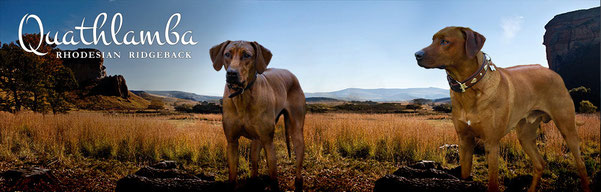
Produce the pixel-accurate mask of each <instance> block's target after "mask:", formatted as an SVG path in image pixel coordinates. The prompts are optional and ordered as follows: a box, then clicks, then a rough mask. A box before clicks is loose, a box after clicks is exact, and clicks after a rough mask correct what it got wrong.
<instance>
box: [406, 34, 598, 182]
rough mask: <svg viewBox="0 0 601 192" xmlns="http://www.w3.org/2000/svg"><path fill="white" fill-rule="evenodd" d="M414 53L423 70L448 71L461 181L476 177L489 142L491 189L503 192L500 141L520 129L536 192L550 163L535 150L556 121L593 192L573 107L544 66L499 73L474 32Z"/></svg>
mask: <svg viewBox="0 0 601 192" xmlns="http://www.w3.org/2000/svg"><path fill="white" fill-rule="evenodd" d="M432 40H433V41H432V44H431V45H430V46H428V47H426V48H424V49H422V50H420V51H418V52H416V53H415V57H416V59H417V63H418V65H419V66H421V67H424V68H439V69H444V70H446V72H447V74H448V80H449V84H450V85H451V89H452V91H451V102H452V105H453V112H452V115H453V124H454V125H455V130H456V131H457V135H458V137H459V140H460V164H461V177H462V178H464V179H466V178H468V177H469V176H470V174H471V168H472V156H473V151H474V146H475V138H480V139H482V140H483V141H484V146H485V149H486V158H487V161H488V175H489V180H488V190H489V191H498V190H499V181H498V174H499V160H498V158H499V141H500V140H501V138H502V137H504V136H505V135H506V134H507V133H509V132H510V131H511V130H512V129H514V128H515V129H516V131H517V135H518V139H519V141H520V144H521V145H522V148H523V149H524V151H525V152H526V154H528V156H529V157H530V159H532V163H533V164H534V174H533V180H532V184H531V185H530V188H529V190H528V191H535V190H536V187H537V185H538V182H539V181H540V178H541V175H542V173H543V169H544V166H545V162H544V160H543V157H542V156H541V154H540V153H539V152H538V149H537V147H536V137H537V134H536V130H537V129H538V128H539V126H540V123H541V122H548V121H550V120H553V121H554V122H555V124H556V125H557V128H558V129H559V131H560V132H561V134H562V136H563V137H564V139H565V141H566V143H567V146H568V148H569V149H570V151H571V152H572V155H573V157H574V161H575V162H576V168H577V169H578V173H579V175H580V179H581V180H580V181H581V184H582V188H583V189H584V191H590V189H589V180H588V176H587V173H586V168H585V166H584V162H583V160H582V157H581V156H580V146H579V142H580V139H579V138H578V133H577V131H576V122H575V111H574V103H573V101H572V99H571V98H570V94H569V93H568V90H567V89H566V87H565V85H564V83H563V80H562V79H561V77H560V76H559V75H558V74H557V73H555V72H553V71H551V70H549V69H548V68H545V67H542V66H540V65H520V66H515V67H509V68H505V69H504V68H496V67H495V66H494V64H492V63H491V62H490V61H488V60H487V59H486V56H485V54H483V53H482V52H481V51H480V49H481V48H482V46H483V45H484V41H485V40H486V39H485V38H484V36H482V35H480V34H479V33H477V32H474V31H472V30H471V29H469V28H464V27H447V28H444V29H442V30H440V31H439V32H437V33H436V34H434V36H433V37H432Z"/></svg>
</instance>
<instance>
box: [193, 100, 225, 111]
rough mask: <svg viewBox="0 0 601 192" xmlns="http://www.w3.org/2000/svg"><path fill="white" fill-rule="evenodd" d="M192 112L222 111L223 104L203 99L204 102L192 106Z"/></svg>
mask: <svg viewBox="0 0 601 192" xmlns="http://www.w3.org/2000/svg"><path fill="white" fill-rule="evenodd" d="M192 112H194V113H221V106H219V105H216V104H215V103H209V102H206V101H203V102H202V103H199V104H196V105H194V107H192Z"/></svg>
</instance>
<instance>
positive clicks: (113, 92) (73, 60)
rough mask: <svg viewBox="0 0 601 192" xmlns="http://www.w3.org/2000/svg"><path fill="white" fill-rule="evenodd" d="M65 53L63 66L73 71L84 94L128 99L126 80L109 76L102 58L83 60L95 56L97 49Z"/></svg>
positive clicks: (117, 76) (119, 76)
mask: <svg viewBox="0 0 601 192" xmlns="http://www.w3.org/2000/svg"><path fill="white" fill-rule="evenodd" d="M62 52H63V59H62V60H63V65H65V66H66V67H68V68H70V69H71V71H73V75H74V76H75V79H76V80H77V83H78V84H79V87H80V89H81V90H83V91H82V92H83V93H86V95H87V94H91V95H104V96H119V97H122V98H125V99H127V98H128V97H129V91H128V89H127V84H126V83H125V78H123V76H121V75H115V76H107V75H106V71H105V69H106V67H105V66H104V65H103V63H104V59H103V58H102V57H97V56H93V57H89V58H81V57H83V55H85V54H87V55H90V54H95V53H97V52H99V50H97V49H89V48H86V49H77V50H66V51H62Z"/></svg>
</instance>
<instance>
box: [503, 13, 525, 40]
mask: <svg viewBox="0 0 601 192" xmlns="http://www.w3.org/2000/svg"><path fill="white" fill-rule="evenodd" d="M523 23H524V17H523V16H513V17H505V18H502V19H501V28H503V37H505V39H506V40H511V39H513V38H514V37H515V36H516V35H517V33H518V32H520V30H521V29H522V24H523Z"/></svg>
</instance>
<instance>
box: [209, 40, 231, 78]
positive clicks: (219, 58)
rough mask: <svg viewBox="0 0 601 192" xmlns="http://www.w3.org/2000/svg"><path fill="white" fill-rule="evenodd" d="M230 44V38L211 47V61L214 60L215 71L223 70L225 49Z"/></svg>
mask: <svg viewBox="0 0 601 192" xmlns="http://www.w3.org/2000/svg"><path fill="white" fill-rule="evenodd" d="M228 44H230V40H227V41H225V42H223V43H221V44H219V45H215V46H213V47H212V48H211V50H210V51H209V53H210V54H211V61H213V68H215V71H219V70H221V67H223V50H224V49H225V47H227V45H228Z"/></svg>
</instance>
